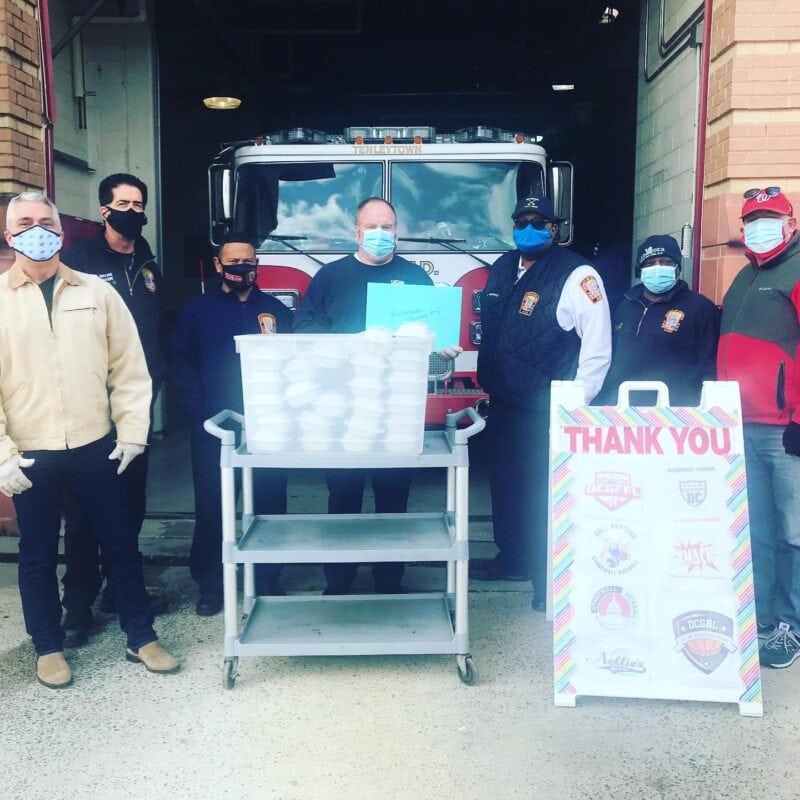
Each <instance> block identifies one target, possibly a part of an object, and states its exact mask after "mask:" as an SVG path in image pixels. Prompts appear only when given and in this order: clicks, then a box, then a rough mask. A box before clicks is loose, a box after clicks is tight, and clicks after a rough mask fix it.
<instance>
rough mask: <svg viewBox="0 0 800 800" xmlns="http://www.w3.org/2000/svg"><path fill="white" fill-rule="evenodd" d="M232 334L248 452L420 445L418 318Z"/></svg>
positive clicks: (421, 336)
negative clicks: (345, 327)
mask: <svg viewBox="0 0 800 800" xmlns="http://www.w3.org/2000/svg"><path fill="white" fill-rule="evenodd" d="M234 338H235V339H236V350H237V352H238V353H239V355H240V357H241V367H242V388H243V390H244V416H245V429H246V431H247V449H248V450H249V451H250V452H251V453H277V452H282V451H285V450H299V451H304V452H308V453H348V454H357V453H374V452H384V453H404V454H412V455H414V454H418V453H421V452H422V442H423V435H424V430H425V398H426V395H427V389H428V357H429V355H430V352H431V348H432V346H433V334H432V333H431V332H430V330H429V329H428V327H427V326H426V325H424V324H421V323H405V324H404V325H402V326H400V328H398V331H397V333H396V334H392V333H391V331H389V330H387V329H385V328H378V327H374V328H368V329H367V330H366V331H364V333H359V334H286V335H283V334H281V335H261V334H254V335H248V336H236V337H234Z"/></svg>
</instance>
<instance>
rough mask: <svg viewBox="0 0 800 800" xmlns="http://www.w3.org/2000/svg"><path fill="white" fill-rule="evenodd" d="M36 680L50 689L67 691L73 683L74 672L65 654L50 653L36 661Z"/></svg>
mask: <svg viewBox="0 0 800 800" xmlns="http://www.w3.org/2000/svg"><path fill="white" fill-rule="evenodd" d="M36 679H37V680H38V681H39V683H41V684H42V686H46V687H47V688H48V689H65V688H66V687H67V686H69V685H70V684H71V683H72V670H71V669H70V668H69V664H67V660H66V659H65V658H64V653H63V652H61V653H48V654H47V655H46V656H39V658H37V659H36Z"/></svg>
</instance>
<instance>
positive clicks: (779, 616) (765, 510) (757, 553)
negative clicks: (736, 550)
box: [744, 423, 800, 630]
mask: <svg viewBox="0 0 800 800" xmlns="http://www.w3.org/2000/svg"><path fill="white" fill-rule="evenodd" d="M782 436H783V426H780V425H762V424H757V423H746V424H745V426H744V455H745V464H746V468H747V500H748V504H749V506H750V541H751V544H752V549H753V579H754V583H755V593H756V617H757V618H758V621H759V622H760V623H761V624H762V625H763V624H769V623H771V622H788V623H789V625H791V626H792V627H793V628H795V629H797V630H800V457H798V456H790V455H787V454H786V453H785V451H784V449H783V443H782V441H781V437H782Z"/></svg>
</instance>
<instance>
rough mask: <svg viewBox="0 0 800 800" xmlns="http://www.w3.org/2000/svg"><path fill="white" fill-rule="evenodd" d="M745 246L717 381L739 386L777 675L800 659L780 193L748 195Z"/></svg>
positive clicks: (765, 656) (794, 315)
mask: <svg viewBox="0 0 800 800" xmlns="http://www.w3.org/2000/svg"><path fill="white" fill-rule="evenodd" d="M742 243H743V244H744V248H745V253H746V255H747V258H748V261H749V263H748V264H747V266H745V267H744V268H743V269H742V270H741V272H739V274H738V275H737V276H736V277H735V278H734V280H733V283H732V284H731V287H730V288H729V289H728V291H727V293H726V294H725V298H724V300H723V310H722V336H721V338H720V342H719V353H718V357H717V374H718V375H719V379H720V380H730V381H738V382H739V390H740V392H741V396H742V418H743V421H744V447H745V461H746V468H747V497H748V502H749V506H750V539H751V544H752V550H753V578H754V584H755V595H756V617H757V619H758V635H759V637H761V638H764V639H765V640H766V641H765V643H764V645H763V646H762V648H761V653H760V659H761V663H762V664H763V665H764V666H767V667H776V668H780V667H788V666H789V665H790V664H792V663H793V662H794V661H795V660H796V659H797V658H800V236H798V235H797V221H796V219H795V217H794V209H793V208H792V204H791V202H789V199H788V198H787V197H786V195H784V194H783V193H782V192H781V191H780V189H779V188H778V187H777V186H769V187H767V188H766V189H750V190H748V191H747V192H745V194H744V204H743V206H742Z"/></svg>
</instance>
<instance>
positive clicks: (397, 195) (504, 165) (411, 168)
mask: <svg viewBox="0 0 800 800" xmlns="http://www.w3.org/2000/svg"><path fill="white" fill-rule="evenodd" d="M390 181H391V184H390V186H391V196H390V199H391V201H392V204H393V205H394V207H395V208H396V209H397V235H398V238H401V237H404V236H405V237H410V238H416V239H426V238H432V239H434V240H435V239H436V238H440V239H448V238H449V239H456V240H462V241H463V244H461V245H460V247H461V248H462V249H463V250H467V251H471V252H480V251H489V250H495V251H497V250H509V249H511V248H513V247H514V244H513V242H512V238H511V228H512V225H511V212H512V211H513V210H514V206H515V205H516V202H517V198H518V197H525V196H527V195H530V194H541V192H542V185H543V175H542V169H541V166H540V165H539V164H538V163H535V162H519V161H517V162H512V161H503V162H498V161H469V162H452V161H449V162H442V161H429V162H420V161H413V162H410V161H406V162H395V163H393V164H392V165H391V173H390ZM397 249H398V251H399V252H401V253H402V252H408V251H411V250H413V251H415V252H420V251H431V252H436V251H439V252H441V251H442V250H445V249H449V248H446V246H444V245H442V244H437V243H436V242H435V241H433V242H428V243H427V244H420V243H419V242H403V241H398V244H397Z"/></svg>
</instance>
